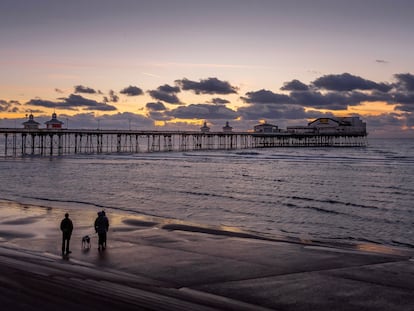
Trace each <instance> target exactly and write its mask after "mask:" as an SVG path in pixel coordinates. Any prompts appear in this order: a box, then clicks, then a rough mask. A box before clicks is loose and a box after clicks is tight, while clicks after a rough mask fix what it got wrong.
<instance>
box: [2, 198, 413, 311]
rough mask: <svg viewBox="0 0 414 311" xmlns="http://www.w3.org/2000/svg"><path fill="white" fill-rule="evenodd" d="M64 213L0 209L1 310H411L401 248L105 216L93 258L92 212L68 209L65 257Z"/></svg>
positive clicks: (407, 256)
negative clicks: (104, 239) (104, 237)
mask: <svg viewBox="0 0 414 311" xmlns="http://www.w3.org/2000/svg"><path fill="white" fill-rule="evenodd" d="M64 212H65V211H64V210H62V209H60V208H51V207H41V206H31V205H24V204H23V205H22V204H17V203H14V202H2V204H1V213H2V219H1V223H0V263H1V264H0V267H1V268H0V269H1V277H0V288H1V291H0V303H1V305H2V308H3V307H4V308H5V310H9V309H13V310H56V309H60V310H74V309H76V310H91V309H100V310H413V306H414V295H413V292H414V277H413V276H414V261H413V252H412V251H411V250H410V249H407V248H391V247H384V246H381V245H375V244H369V243H355V244H336V245H334V244H329V243H322V242H321V241H312V240H301V239H292V238H288V237H286V238H283V237H280V238H278V239H274V238H273V239H269V238H266V237H264V236H260V235H258V236H255V235H253V234H250V233H248V232H243V231H241V230H240V231H238V230H236V228H233V229H232V228H220V227H199V226H194V225H191V224H188V223H184V222H180V221H175V220H172V219H161V218H152V219H149V218H148V217H146V218H145V217H141V216H136V215H131V214H128V213H121V212H119V213H116V212H110V213H108V212H107V215H108V217H109V220H110V229H109V232H108V247H107V249H106V250H105V251H101V252H99V251H98V249H97V237H96V235H95V234H94V232H93V221H94V219H95V217H96V212H97V211H96V210H93V209H78V210H76V209H74V210H70V211H69V213H70V217H71V219H72V220H73V222H74V227H75V229H74V232H73V235H72V238H71V251H72V253H71V254H70V255H69V256H63V257H62V255H61V253H60V246H61V232H60V230H59V223H60V220H61V219H62V218H63V215H64ZM84 235H90V237H91V247H90V248H83V247H82V245H81V240H82V236H84Z"/></svg>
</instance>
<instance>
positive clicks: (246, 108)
mask: <svg viewBox="0 0 414 311" xmlns="http://www.w3.org/2000/svg"><path fill="white" fill-rule="evenodd" d="M413 16H414V2H413V1H411V0H393V1H391V0H390V1H386V0H364V1H361V0H358V1H356V0H347V1H339V0H338V1H335V0H291V1H288V0H286V1H279V0H250V1H247V0H209V1H201V0H148V1H147V0H82V1H80V0H71V1H67V0H65V1H63V0H62V1H61V0H36V1H29V0H1V1H0V40H1V44H0V127H14V126H17V127H20V126H21V123H22V122H23V121H24V120H25V119H26V115H27V114H30V113H33V115H34V116H35V120H37V121H38V122H42V123H43V122H44V121H46V120H48V119H50V116H51V113H52V112H53V111H56V113H57V114H58V118H59V119H61V120H62V121H63V122H65V126H68V127H69V128H96V127H97V124H98V122H99V124H100V127H101V128H116V129H121V128H128V127H131V128H133V129H155V128H157V129H183V130H184V129H192V130H194V129H198V128H199V127H200V126H201V125H202V123H203V122H204V121H206V122H207V123H208V125H209V126H210V127H211V129H212V130H221V127H222V126H223V125H224V124H225V122H226V121H229V123H230V125H231V126H233V128H234V130H248V129H251V128H252V127H253V125H255V124H258V123H259V122H262V121H263V120H266V121H267V122H269V123H273V124H276V125H278V126H279V127H280V128H285V127H286V126H289V125H305V124H307V122H308V121H310V120H312V119H314V118H317V117H321V116H328V117H329V116H351V115H358V116H361V118H362V119H363V120H364V121H365V122H367V126H368V131H369V133H370V135H372V136H373V137H414V114H413V112H414V32H413V30H414V18H413Z"/></svg>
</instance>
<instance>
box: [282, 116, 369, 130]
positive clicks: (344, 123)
mask: <svg viewBox="0 0 414 311" xmlns="http://www.w3.org/2000/svg"><path fill="white" fill-rule="evenodd" d="M366 131H367V129H366V123H365V122H363V121H362V120H361V119H360V118H359V117H342V118H318V119H316V120H314V121H312V122H309V123H308V126H288V127H287V132H289V133H297V134H306V133H314V134H335V133H338V134H339V133H356V134H361V133H362V134H366Z"/></svg>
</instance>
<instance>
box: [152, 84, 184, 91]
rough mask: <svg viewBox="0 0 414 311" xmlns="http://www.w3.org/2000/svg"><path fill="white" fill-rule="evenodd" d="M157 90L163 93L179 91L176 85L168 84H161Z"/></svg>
mask: <svg viewBox="0 0 414 311" xmlns="http://www.w3.org/2000/svg"><path fill="white" fill-rule="evenodd" d="M157 90H158V91H160V92H164V93H179V92H180V91H181V90H180V88H179V87H178V86H171V85H168V84H164V85H161V86H160V87H158V89H157Z"/></svg>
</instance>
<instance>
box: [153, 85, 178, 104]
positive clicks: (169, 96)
mask: <svg viewBox="0 0 414 311" xmlns="http://www.w3.org/2000/svg"><path fill="white" fill-rule="evenodd" d="M148 94H150V96H151V97H152V98H154V99H156V100H161V101H164V102H166V103H169V104H180V100H179V99H178V97H177V95H175V94H173V93H167V92H163V91H160V90H159V89H157V90H152V91H148Z"/></svg>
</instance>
